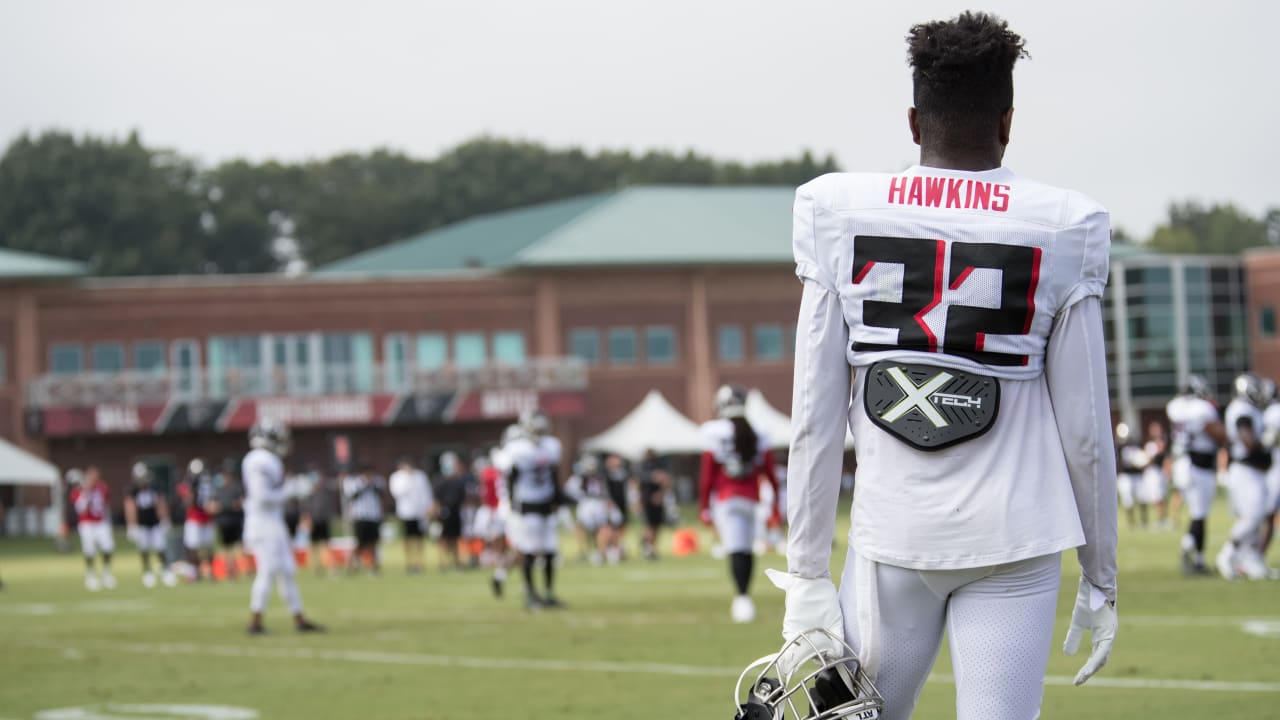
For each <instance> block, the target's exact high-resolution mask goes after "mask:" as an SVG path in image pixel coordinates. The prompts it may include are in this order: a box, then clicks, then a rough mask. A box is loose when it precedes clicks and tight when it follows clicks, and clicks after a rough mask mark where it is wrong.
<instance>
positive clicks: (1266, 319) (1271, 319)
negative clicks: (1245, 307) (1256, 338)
mask: <svg viewBox="0 0 1280 720" xmlns="http://www.w3.org/2000/svg"><path fill="white" fill-rule="evenodd" d="M1258 333H1259V334H1260V335H1262V337H1265V338H1271V337H1275V336H1276V309H1275V308H1273V307H1271V306H1269V305H1267V306H1263V307H1261V308H1259V309H1258Z"/></svg>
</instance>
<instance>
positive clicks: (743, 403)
mask: <svg viewBox="0 0 1280 720" xmlns="http://www.w3.org/2000/svg"><path fill="white" fill-rule="evenodd" d="M746 414H747V391H746V390H744V389H742V387H740V386H738V385H721V386H720V389H719V390H717V391H716V417H722V418H735V417H742V416H743V415H746Z"/></svg>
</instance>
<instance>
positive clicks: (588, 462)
mask: <svg viewBox="0 0 1280 720" xmlns="http://www.w3.org/2000/svg"><path fill="white" fill-rule="evenodd" d="M573 469H574V471H576V472H577V473H578V474H579V475H591V474H593V473H595V472H596V471H598V470H599V469H600V458H598V457H596V454H595V453H592V452H584V453H582V455H580V456H579V457H578V462H577V463H576V464H575V466H574V468H573Z"/></svg>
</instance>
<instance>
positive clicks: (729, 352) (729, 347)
mask: <svg viewBox="0 0 1280 720" xmlns="http://www.w3.org/2000/svg"><path fill="white" fill-rule="evenodd" d="M716 347H717V348H718V349H719V353H720V360H721V361H723V362H742V356H743V349H742V328H741V327H738V326H737V325H721V326H720V327H719V328H718V329H717V331H716Z"/></svg>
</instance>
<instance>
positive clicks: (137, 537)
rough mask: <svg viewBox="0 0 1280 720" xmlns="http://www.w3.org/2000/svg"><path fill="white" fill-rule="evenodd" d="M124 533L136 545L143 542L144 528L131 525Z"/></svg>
mask: <svg viewBox="0 0 1280 720" xmlns="http://www.w3.org/2000/svg"><path fill="white" fill-rule="evenodd" d="M124 534H125V537H128V538H129V541H130V542H132V543H133V544H134V545H141V544H142V528H140V527H138V526H137V525H130V526H129V527H128V529H126V530H125V531H124Z"/></svg>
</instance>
